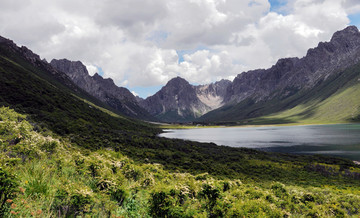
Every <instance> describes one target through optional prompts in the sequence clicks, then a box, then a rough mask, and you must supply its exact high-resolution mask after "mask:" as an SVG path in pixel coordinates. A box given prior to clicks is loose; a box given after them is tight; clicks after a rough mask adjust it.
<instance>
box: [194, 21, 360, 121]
mask: <svg viewBox="0 0 360 218" xmlns="http://www.w3.org/2000/svg"><path fill="white" fill-rule="evenodd" d="M359 62H360V33H359V31H358V29H357V28H356V27H354V26H350V27H347V28H345V29H344V30H342V31H338V32H336V33H335V34H334V35H333V37H332V39H331V41H330V42H325V43H322V42H321V43H319V45H318V47H316V48H314V49H310V50H309V51H308V53H307V55H306V56H305V57H303V58H301V59H298V58H287V59H281V60H279V61H278V62H277V63H276V64H275V65H274V66H273V67H271V68H270V69H267V70H254V71H249V72H245V73H242V74H239V75H238V76H237V77H236V78H235V79H234V81H233V82H232V84H231V86H230V87H229V89H228V92H227V96H226V97H225V101H226V102H227V104H226V105H225V106H223V107H222V108H219V109H217V110H214V111H212V112H210V113H208V114H206V115H204V116H203V117H201V118H200V119H199V120H200V121H205V122H214V121H215V122H234V121H235V122H236V121H241V120H248V119H251V118H255V117H261V116H266V115H270V114H272V113H277V112H280V111H283V110H288V109H291V108H293V107H296V106H297V105H304V104H306V103H307V102H310V101H313V102H317V103H319V102H321V101H324V100H325V99H326V98H328V97H330V96H331V95H333V94H335V93H336V91H337V90H338V89H340V88H342V87H344V86H345V85H346V84H348V83H349V84H351V83H350V81H351V80H356V77H357V76H358V74H357V69H356V67H354V68H352V67H353V66H356V64H358V63H359ZM350 68H351V69H350ZM346 69H348V70H346ZM315 105H316V104H315ZM344 113H347V112H346V111H344ZM350 113H358V112H356V110H355V111H351V112H350ZM346 116H348V115H346ZM354 116H357V114H355V115H354ZM330 118H331V117H330ZM330 118H329V119H330ZM277 119H278V120H277V121H276V120H273V121H271V122H288V121H287V120H284V119H286V118H285V117H280V116H277ZM344 119H345V118H344ZM331 120H332V121H333V122H336V121H339V120H335V119H332V118H331V119H330V120H328V121H331ZM345 121H347V120H346V119H345V120H342V122H345ZM246 122H248V121H246ZM289 122H290V121H289Z"/></svg>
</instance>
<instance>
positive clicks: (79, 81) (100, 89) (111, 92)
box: [50, 59, 154, 120]
mask: <svg viewBox="0 0 360 218" xmlns="http://www.w3.org/2000/svg"><path fill="white" fill-rule="evenodd" d="M50 64H51V66H53V67H54V68H55V69H57V70H58V71H61V72H64V73H65V74H66V75H68V76H69V78H70V79H71V80H72V81H73V82H74V83H75V84H76V85H78V86H79V87H80V88H82V89H84V90H85V91H86V92H87V93H89V94H90V95H92V96H94V97H96V98H97V99H99V100H100V101H102V102H104V103H105V104H107V105H109V106H110V107H112V108H114V109H115V110H116V111H119V112H120V113H122V114H124V115H126V116H129V117H133V118H138V119H144V120H154V118H153V117H152V116H151V115H150V114H149V113H148V112H147V111H146V110H144V109H143V108H141V107H140V106H139V104H138V102H137V100H136V98H135V96H133V94H131V92H130V91H129V90H128V89H126V88H123V87H118V86H116V85H115V83H114V81H113V80H112V79H110V78H109V79H104V78H102V77H101V76H100V75H99V74H97V73H96V74H95V75H94V76H90V75H89V73H88V71H87V69H86V67H85V66H84V65H83V64H82V63H81V62H80V61H69V60H66V59H62V60H55V59H54V60H52V61H51V62H50Z"/></svg>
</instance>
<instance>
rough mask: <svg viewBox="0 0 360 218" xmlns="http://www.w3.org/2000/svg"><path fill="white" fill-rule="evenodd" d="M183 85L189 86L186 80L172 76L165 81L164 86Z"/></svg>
mask: <svg viewBox="0 0 360 218" xmlns="http://www.w3.org/2000/svg"><path fill="white" fill-rule="evenodd" d="M184 86H191V85H190V83H189V82H188V81H186V80H185V79H184V78H181V77H179V76H178V77H175V78H172V79H171V80H169V81H168V82H167V84H166V85H165V87H184Z"/></svg>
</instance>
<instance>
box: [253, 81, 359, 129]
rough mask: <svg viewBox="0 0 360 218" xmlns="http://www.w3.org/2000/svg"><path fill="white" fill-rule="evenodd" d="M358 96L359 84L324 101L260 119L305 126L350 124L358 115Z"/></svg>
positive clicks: (313, 102) (310, 103) (309, 103)
mask: <svg viewBox="0 0 360 218" xmlns="http://www.w3.org/2000/svg"><path fill="white" fill-rule="evenodd" d="M359 96H360V83H359V84H356V85H353V86H351V87H346V88H345V89H342V90H339V91H338V92H336V93H335V94H333V95H332V96H330V97H329V98H327V99H325V100H324V101H311V102H308V103H306V104H301V105H298V106H296V107H294V108H292V109H289V110H286V111H283V112H280V113H276V114H272V115H269V116H264V117H262V118H264V119H270V120H273V119H286V120H289V121H290V122H292V123H305V124H329V123H346V122H351V121H353V120H356V119H357V116H358V115H359V114H360V100H359ZM260 119H261V118H260Z"/></svg>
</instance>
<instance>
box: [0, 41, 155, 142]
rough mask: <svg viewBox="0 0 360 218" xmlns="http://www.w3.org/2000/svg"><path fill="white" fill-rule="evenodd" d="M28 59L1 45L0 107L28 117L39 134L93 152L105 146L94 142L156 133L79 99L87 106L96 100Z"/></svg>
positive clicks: (19, 51) (16, 49) (62, 76)
mask: <svg viewBox="0 0 360 218" xmlns="http://www.w3.org/2000/svg"><path fill="white" fill-rule="evenodd" d="M28 57H29V56H26V55H24V53H23V52H22V49H21V48H19V47H17V46H16V45H15V44H13V43H12V42H11V41H9V40H5V39H2V40H1V41H0V78H1V80H0V87H1V89H0V105H3V106H11V107H12V108H14V109H16V110H17V111H19V112H22V113H26V114H29V115H30V117H31V119H32V120H33V121H34V122H36V123H38V128H39V130H41V129H43V128H47V129H50V130H52V131H54V132H55V133H57V134H59V135H62V136H70V135H71V137H70V138H71V140H72V141H73V142H75V143H77V144H79V145H82V146H83V147H92V148H96V147H97V146H99V147H103V146H106V144H105V143H99V144H98V143H94V141H93V140H94V139H93V138H98V139H106V140H109V139H111V140H118V141H119V140H126V138H128V137H129V136H128V135H141V134H145V135H153V134H155V133H157V132H159V130H156V129H154V128H152V127H150V126H148V125H147V124H145V123H142V122H140V121H135V120H130V119H127V118H125V117H120V116H118V115H117V116H115V117H114V116H111V115H109V114H107V113H104V112H103V110H99V109H98V107H97V106H95V105H89V104H88V103H86V102H85V101H84V99H83V98H82V96H85V97H86V96H87V97H89V98H87V100H88V101H90V102H95V103H96V101H98V100H97V99H95V98H93V97H91V96H89V95H87V93H85V92H84V91H82V89H80V88H79V87H77V86H76V85H75V84H73V83H72V82H71V80H70V79H69V78H68V76H67V75H65V74H64V73H62V72H59V71H56V70H54V69H53V68H52V67H51V66H50V65H48V64H47V63H45V62H43V61H41V60H40V59H34V60H36V61H34V62H31V60H33V59H30V60H29V58H28ZM73 90H78V93H79V94H78V93H77V92H75V91H73ZM92 100H94V101H92ZM100 104H101V102H100V103H99V105H100ZM119 133H122V134H119ZM89 136H92V137H93V138H90V137H89Z"/></svg>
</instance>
